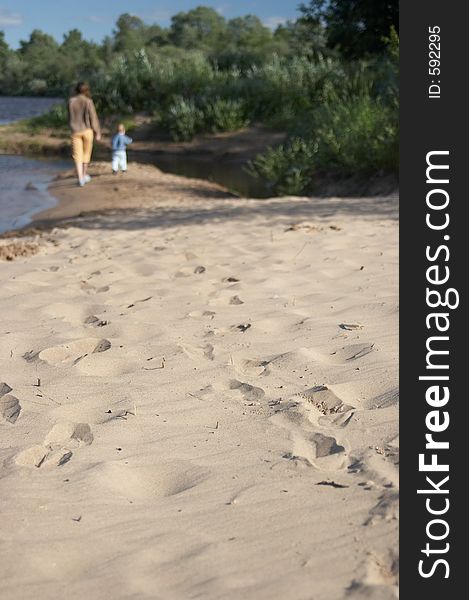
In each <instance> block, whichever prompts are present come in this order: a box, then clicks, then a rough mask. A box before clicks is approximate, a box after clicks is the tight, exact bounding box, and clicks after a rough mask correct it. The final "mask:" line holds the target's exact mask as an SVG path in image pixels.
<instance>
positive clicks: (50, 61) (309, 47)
mask: <svg viewBox="0 0 469 600" xmlns="http://www.w3.org/2000/svg"><path fill="white" fill-rule="evenodd" d="M397 4H398V2H397V0H393V1H392V2H385V1H383V0H378V1H377V0H327V1H325V0H312V1H311V2H309V3H308V4H303V5H301V6H300V7H299V17H298V19H297V20H296V21H291V22H287V23H285V24H281V25H278V26H277V27H276V29H275V30H272V29H270V28H269V27H266V26H265V25H264V24H263V23H262V22H261V20H260V19H259V18H258V17H256V16H253V15H248V16H245V17H238V18H235V19H229V20H227V19H225V18H224V17H223V16H221V15H220V14H218V12H216V11H215V10H213V9H211V8H208V7H204V6H199V7H197V8H195V9H193V10H190V11H188V12H181V13H178V14H177V15H175V16H174V17H173V18H172V20H171V25H170V27H168V28H162V27H160V26H158V25H147V24H145V23H144V22H143V21H142V20H141V19H139V18H138V17H135V16H132V15H129V14H124V15H121V16H120V17H119V19H118V20H117V23H116V27H115V29H114V31H113V34H112V36H109V37H106V38H105V39H104V40H103V42H102V43H101V44H95V43H92V42H89V41H87V40H84V39H83V37H82V34H81V33H80V31H78V30H76V29H75V30H72V31H70V32H69V33H67V34H66V35H65V36H64V39H63V42H62V43H61V44H59V43H57V42H56V40H55V39H54V38H53V37H51V36H49V35H47V34H45V33H43V32H41V31H38V30H35V31H33V32H32V33H31V35H30V37H29V39H28V40H27V41H22V42H21V43H20V47H19V48H18V49H17V50H12V49H10V48H9V47H8V45H7V44H6V43H5V39H4V36H3V34H2V32H0V94H10V95H31V94H33V95H50V96H56V95H59V96H60V95H62V96H64V97H65V96H67V95H68V94H69V93H70V89H71V86H72V85H73V83H74V82H76V81H77V80H83V79H85V80H88V81H89V82H90V84H91V87H92V90H93V97H94V99H95V102H96V104H97V107H98V110H100V111H101V112H102V113H119V114H126V113H133V112H136V111H146V112H148V113H150V114H153V115H154V116H155V119H157V120H158V121H159V122H160V123H161V125H162V126H164V127H165V128H166V129H167V130H169V131H170V132H171V134H172V136H173V138H174V139H191V138H192V137H193V136H194V135H195V134H196V133H197V132H199V131H207V130H209V131H226V130H234V129H238V128H241V127H243V126H246V125H248V124H249V123H261V124H264V125H267V126H270V127H273V128H275V129H279V130H284V131H286V132H287V133H288V134H289V138H288V141H287V142H286V143H285V144H284V145H283V146H281V147H279V148H275V149H272V150H270V151H268V152H267V153H266V154H265V155H263V156H261V157H258V159H257V160H256V161H255V162H254V164H252V165H251V170H252V171H253V172H254V173H255V174H257V175H259V176H261V177H263V178H264V179H265V180H267V181H268V182H269V183H270V184H271V186H272V188H273V190H274V191H277V192H281V193H302V192H305V191H307V190H308V189H309V187H310V185H311V183H312V181H313V180H314V177H316V176H317V175H318V174H320V173H322V172H337V173H339V174H344V175H346V174H350V173H356V172H363V173H366V172H370V173H371V172H376V171H380V170H382V171H386V172H389V171H395V170H396V169H397V133H398V132H397V105H398V80H397V76H398V71H397V64H398V35H397V27H398V18H397V16H398V15H397ZM63 119H65V113H64V111H63V109H56V110H55V111H54V112H53V114H52V115H51V120H52V121H54V120H55V121H57V122H60V121H61V120H63ZM45 122H47V119H46V120H45Z"/></svg>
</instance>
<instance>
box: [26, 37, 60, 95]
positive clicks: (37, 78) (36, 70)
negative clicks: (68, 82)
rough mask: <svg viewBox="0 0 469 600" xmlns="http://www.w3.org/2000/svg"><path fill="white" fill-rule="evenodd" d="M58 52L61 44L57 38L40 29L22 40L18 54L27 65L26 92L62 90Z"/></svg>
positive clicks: (44, 92)
mask: <svg viewBox="0 0 469 600" xmlns="http://www.w3.org/2000/svg"><path fill="white" fill-rule="evenodd" d="M58 53H59V45H58V43H57V42H56V41H55V39H54V38H53V37H52V36H51V35H48V34H47V33H44V32H43V31H40V30H39V29H34V30H33V31H32V33H31V35H30V36H29V40H26V41H25V40H22V41H20V47H19V50H18V56H19V58H20V60H21V62H22V63H23V65H24V66H25V70H24V74H23V78H24V81H23V86H24V87H23V91H24V92H32V93H37V94H48V93H57V92H58V91H59V90H60V82H59V76H58V75H59V74H58V71H57V65H58V62H59V56H58Z"/></svg>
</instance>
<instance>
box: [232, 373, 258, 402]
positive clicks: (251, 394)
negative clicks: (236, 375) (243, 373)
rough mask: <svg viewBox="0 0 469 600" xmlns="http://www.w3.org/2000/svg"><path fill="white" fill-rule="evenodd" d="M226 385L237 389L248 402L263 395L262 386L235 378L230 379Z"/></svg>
mask: <svg viewBox="0 0 469 600" xmlns="http://www.w3.org/2000/svg"><path fill="white" fill-rule="evenodd" d="M228 385H229V389H230V390H237V391H239V392H240V393H241V394H242V396H243V398H244V399H245V400H248V401H250V402H253V401H256V400H260V399H261V398H263V397H264V396H265V391H264V390H263V389H262V388H260V387H256V386H254V385H250V384H249V383H243V382H242V381H238V380H237V379H231V381H230V382H229V384H228Z"/></svg>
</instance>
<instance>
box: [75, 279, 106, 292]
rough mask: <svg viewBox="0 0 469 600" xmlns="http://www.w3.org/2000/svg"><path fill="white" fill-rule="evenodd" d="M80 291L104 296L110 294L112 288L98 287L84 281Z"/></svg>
mask: <svg viewBox="0 0 469 600" xmlns="http://www.w3.org/2000/svg"><path fill="white" fill-rule="evenodd" d="M80 289H81V290H82V291H83V292H85V293H86V294H104V293H105V292H109V290H110V287H109V286H108V285H103V286H101V287H96V286H94V285H91V283H88V282H87V281H82V282H81V283H80Z"/></svg>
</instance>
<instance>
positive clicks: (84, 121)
mask: <svg viewBox="0 0 469 600" xmlns="http://www.w3.org/2000/svg"><path fill="white" fill-rule="evenodd" d="M68 114H69V124H70V129H71V130H72V133H80V132H81V131H85V129H92V130H93V131H94V132H95V134H96V135H99V134H100V132H101V127H100V125H99V119H98V115H97V114H96V108H95V107H94V102H93V100H91V98H88V97H87V96H84V95H83V94H78V95H77V96H73V97H72V98H70V100H69V101H68Z"/></svg>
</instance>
